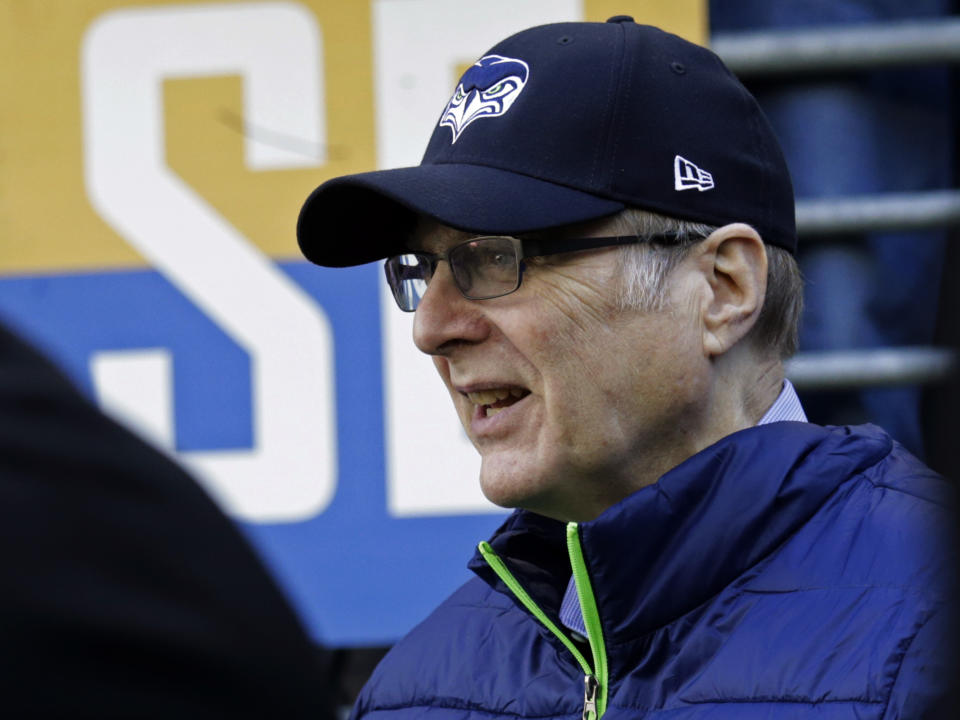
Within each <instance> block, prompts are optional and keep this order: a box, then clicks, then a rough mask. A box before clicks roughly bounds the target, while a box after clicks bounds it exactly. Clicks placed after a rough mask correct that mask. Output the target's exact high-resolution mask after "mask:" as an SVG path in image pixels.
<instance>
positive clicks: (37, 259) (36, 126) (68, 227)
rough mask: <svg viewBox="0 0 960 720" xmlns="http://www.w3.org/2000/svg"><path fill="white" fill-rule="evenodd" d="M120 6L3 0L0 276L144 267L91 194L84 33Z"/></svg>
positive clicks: (0, 0)
mask: <svg viewBox="0 0 960 720" xmlns="http://www.w3.org/2000/svg"><path fill="white" fill-rule="evenodd" d="M115 5H117V3H116V2H81V1H79V0H78V1H76V2H51V0H0V98H2V100H0V271H3V272H31V271H47V270H51V269H54V268H67V267H71V268H79V267H95V266H96V267H102V266H104V265H129V264H142V263H143V261H142V260H141V259H140V257H139V256H138V254H137V253H136V252H134V251H133V250H132V249H131V248H130V247H129V246H128V245H127V244H126V243H124V242H123V241H122V240H121V239H120V238H118V237H116V235H114V234H113V232H112V231H111V230H110V229H109V228H108V227H107V225H106V224H105V223H104V222H103V221H102V220H100V218H99V217H98V216H97V215H96V214H95V213H94V211H93V209H92V208H91V207H90V205H89V203H88V202H87V197H86V192H85V190H84V187H83V158H82V144H81V143H82V132H83V131H82V125H81V119H80V83H79V57H80V43H81V39H82V36H83V31H84V29H85V28H86V27H87V25H88V24H89V23H90V21H91V20H93V18H94V17H96V16H97V15H99V14H100V13H101V12H104V11H105V10H109V9H111V8H112V7H113V6H115Z"/></svg>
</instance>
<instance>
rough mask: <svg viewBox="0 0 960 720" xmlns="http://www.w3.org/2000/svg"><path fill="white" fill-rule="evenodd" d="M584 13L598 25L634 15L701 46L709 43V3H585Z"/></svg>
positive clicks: (651, 0) (649, 0)
mask: <svg viewBox="0 0 960 720" xmlns="http://www.w3.org/2000/svg"><path fill="white" fill-rule="evenodd" d="M583 12H584V16H585V19H586V20H590V21H594V22H603V21H604V20H606V19H607V18H611V17H613V16H614V15H630V16H631V17H632V18H633V19H634V20H636V21H637V22H638V23H642V24H644V25H656V26H657V27H659V28H662V29H663V30H667V31H668V32H672V33H674V34H675V35H679V36H680V37H682V38H686V39H687V40H689V41H690V42H695V43H697V44H698V45H704V46H706V45H707V44H708V43H709V22H708V17H709V16H708V13H707V0H584V3H583Z"/></svg>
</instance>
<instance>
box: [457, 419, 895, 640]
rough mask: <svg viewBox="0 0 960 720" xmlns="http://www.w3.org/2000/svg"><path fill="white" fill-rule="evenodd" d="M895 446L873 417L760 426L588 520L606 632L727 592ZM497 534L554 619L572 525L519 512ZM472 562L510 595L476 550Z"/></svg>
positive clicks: (656, 622)
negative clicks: (567, 528) (848, 424)
mask: <svg viewBox="0 0 960 720" xmlns="http://www.w3.org/2000/svg"><path fill="white" fill-rule="evenodd" d="M891 447H892V442H891V440H890V438H889V437H888V436H887V435H886V434H884V433H883V432H882V431H881V430H879V428H875V427H872V426H862V427H857V428H822V427H819V426H817V425H811V424H808V423H791V422H782V423H774V424H770V425H764V426H759V427H754V428H750V429H747V430H742V431H740V432H737V433H734V434H733V435H729V436H727V437H726V438H723V439H722V440H720V441H719V442H717V443H715V444H714V445H712V446H710V447H709V448H707V449H705V450H703V451H701V452H699V453H697V454H696V455H694V456H693V457H691V458H689V459H687V460H686V461H684V462H683V463H681V464H680V465H678V466H677V467H675V468H674V469H673V470H671V471H669V472H668V473H666V474H665V475H664V476H663V477H661V478H660V480H659V481H658V482H656V483H654V484H653V485H649V486H647V487H644V488H641V489H640V490H638V491H637V492H635V493H633V494H631V495H630V496H628V497H627V498H625V499H624V500H622V501H621V502H619V503H617V504H616V505H614V506H612V507H610V508H608V509H607V510H606V511H605V512H604V513H602V514H601V515H600V516H599V517H597V518H596V519H595V520H592V521H590V522H585V523H580V525H579V526H580V534H581V540H582V545H583V549H584V554H585V557H586V561H587V567H588V569H589V573H590V578H591V581H592V584H593V590H594V593H595V595H596V598H597V605H598V608H599V612H600V619H601V623H602V625H603V628H604V636H605V639H606V641H607V642H608V643H612V644H618V643H621V642H626V641H628V640H631V639H636V638H637V637H638V636H640V635H643V634H646V633H647V632H650V631H652V630H655V629H657V628H659V627H662V626H664V625H666V624H667V623H669V622H670V621H671V620H673V619H675V618H678V617H680V616H681V615H683V614H685V613H687V612H689V611H690V610H692V609H694V608H695V607H697V606H698V605H700V604H701V603H703V602H705V601H706V600H708V599H709V598H711V597H713V596H714V595H716V594H717V593H719V592H720V591H721V590H722V589H723V588H724V587H726V586H727V585H728V584H730V582H732V581H733V580H734V579H735V578H736V577H738V576H739V575H740V574H742V573H743V572H744V571H746V570H747V569H749V568H750V567H752V566H753V565H755V564H756V563H757V562H758V561H760V560H761V559H763V558H764V557H765V556H766V555H768V554H769V553H770V552H771V551H773V550H774V549H775V548H776V547H777V546H779V545H780V544H781V543H782V542H783V541H784V540H786V539H787V538H788V537H789V536H790V535H791V534H792V533H793V532H794V531H795V530H797V529H798V528H799V527H800V526H801V525H802V524H803V523H804V522H805V521H806V520H807V519H809V518H810V517H811V516H812V515H813V514H814V512H815V511H816V510H817V508H819V507H820V506H821V505H822V504H823V502H824V501H825V500H826V498H827V497H828V496H829V495H830V494H831V493H832V492H833V491H834V490H836V488H837V487H838V486H839V485H840V484H841V483H843V482H845V481H846V480H847V479H849V478H850V477H851V476H853V475H855V474H857V473H858V472H860V471H862V470H863V469H865V468H867V467H869V466H871V465H873V464H875V463H877V462H878V461H879V460H880V459H881V458H882V457H884V456H885V455H887V454H888V453H889V452H890V450H891ZM490 543H491V545H492V546H493V548H494V550H496V552H497V553H498V554H499V555H500V557H501V558H503V559H504V561H505V562H506V563H507V564H508V566H509V567H510V569H511V570H512V571H513V573H514V575H515V576H516V577H517V578H518V580H520V582H521V583H522V584H523V585H524V587H525V588H526V589H527V592H529V593H530V595H531V596H532V597H533V598H534V599H535V600H536V601H537V603H538V604H539V605H540V607H541V608H542V609H543V610H544V612H546V613H547V615H548V616H550V617H551V619H553V620H555V621H556V620H557V616H558V613H559V606H560V602H561V599H562V597H563V592H564V589H565V587H566V584H567V581H568V579H569V577H570V565H569V560H568V557H567V552H566V542H565V536H564V524H563V523H561V522H558V521H555V520H550V519H548V518H544V517H541V516H538V515H535V514H534V513H530V512H527V511H523V510H520V511H516V512H514V513H513V514H512V515H511V516H510V517H509V518H508V519H507V521H506V522H505V523H504V524H503V526H501V528H500V529H499V530H498V531H497V532H496V533H495V535H494V537H493V538H491V540H490ZM470 567H471V569H473V570H474V571H475V572H477V574H478V575H480V576H481V577H482V578H484V579H485V580H486V581H487V582H488V583H489V584H490V585H492V586H494V587H495V588H496V589H498V590H499V591H500V592H506V593H509V591H507V589H506V588H505V587H504V586H503V585H502V584H501V583H500V581H499V580H498V579H497V578H496V576H495V575H494V574H493V573H492V571H490V570H489V568H488V567H487V566H486V563H485V562H484V561H483V559H482V558H481V557H480V556H479V554H476V555H475V556H474V558H473V560H472V561H471V562H470Z"/></svg>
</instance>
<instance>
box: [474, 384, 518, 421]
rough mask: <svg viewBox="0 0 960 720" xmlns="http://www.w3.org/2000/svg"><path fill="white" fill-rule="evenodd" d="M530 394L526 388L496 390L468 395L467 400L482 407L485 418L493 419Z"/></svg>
mask: <svg viewBox="0 0 960 720" xmlns="http://www.w3.org/2000/svg"><path fill="white" fill-rule="evenodd" d="M529 394H530V391H529V390H526V389H524V388H494V389H492V390H478V391H477V392H468V393H466V396H467V399H468V400H469V401H470V402H472V403H473V404H474V405H479V406H480V412H481V414H482V416H483V417H492V416H494V415H496V414H497V413H498V412H500V411H502V410H504V409H505V408H508V407H510V406H511V405H513V404H514V403H516V402H518V401H520V400H522V399H523V398H525V397H526V396H527V395H529Z"/></svg>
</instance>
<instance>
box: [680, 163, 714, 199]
mask: <svg viewBox="0 0 960 720" xmlns="http://www.w3.org/2000/svg"><path fill="white" fill-rule="evenodd" d="M712 187H713V175H711V174H710V173H708V172H707V171H706V170H704V169H702V168H698V167H697V166H696V165H694V164H693V163H692V162H690V161H689V160H687V159H686V158H682V157H680V156H679V155H677V156H676V157H675V158H674V159H673V189H674V190H689V189H690V188H696V189H697V190H699V191H700V192H703V191H704V190H709V189H710V188H712Z"/></svg>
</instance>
